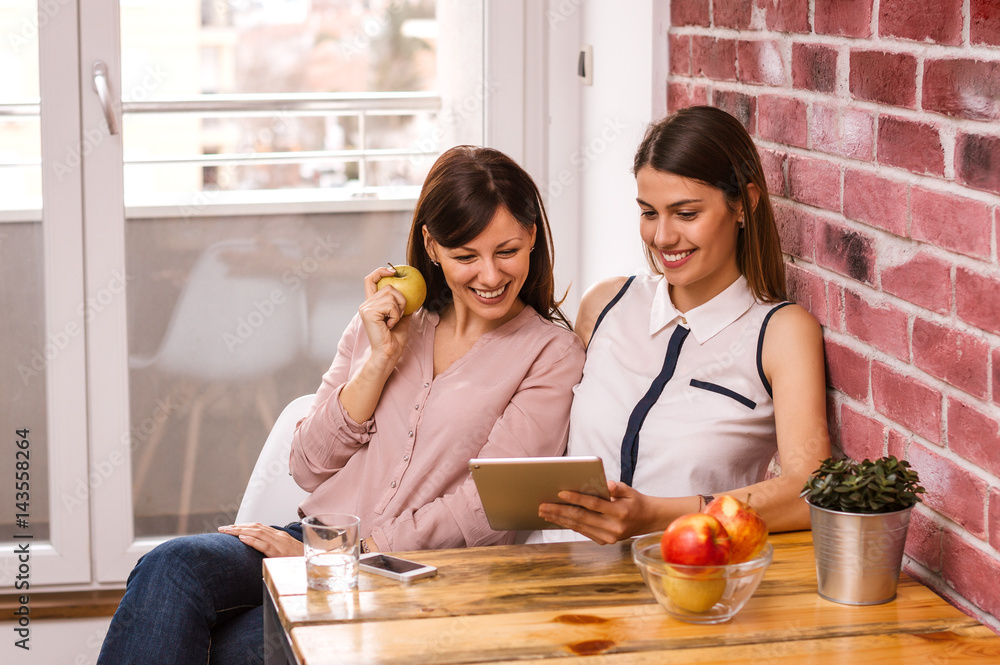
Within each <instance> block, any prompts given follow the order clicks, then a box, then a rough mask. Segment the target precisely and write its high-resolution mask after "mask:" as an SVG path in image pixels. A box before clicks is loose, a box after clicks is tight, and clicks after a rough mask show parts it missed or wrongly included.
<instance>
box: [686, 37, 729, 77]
mask: <svg viewBox="0 0 1000 665" xmlns="http://www.w3.org/2000/svg"><path fill="white" fill-rule="evenodd" d="M691 64H692V65H693V70H694V74H695V75H696V76H699V75H700V76H707V77H708V78H710V79H714V80H716V81H735V80H736V42H735V41H733V40H731V39H716V38H715V37H703V36H700V35H695V36H692V37H691Z"/></svg>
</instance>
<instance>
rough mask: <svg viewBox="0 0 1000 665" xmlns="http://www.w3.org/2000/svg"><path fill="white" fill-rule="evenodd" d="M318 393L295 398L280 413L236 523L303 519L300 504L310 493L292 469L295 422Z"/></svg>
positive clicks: (280, 523)
mask: <svg viewBox="0 0 1000 665" xmlns="http://www.w3.org/2000/svg"><path fill="white" fill-rule="evenodd" d="M315 397H316V396H315V395H303V396H302V397H298V398H296V399H294V400H292V401H291V402H290V403H289V404H288V406H286V407H285V409H284V410H283V411H282V412H281V415H279V416H278V420H277V421H276V422H275V423H274V427H272V428H271V433H270V434H269V435H268V437H267V441H265V442H264V447H263V448H262V449H261V451H260V455H259V456H258V457H257V463H256V464H255V465H254V467H253V473H251V474H250V481H249V482H248V483H247V489H246V491H245V492H244V493H243V500H242V501H241V502H240V509H239V511H238V512H237V513H236V522H235V523H236V524H246V523H248V522H260V523H261V524H267V525H272V526H284V525H285V524H288V523H289V522H294V521H297V520H298V519H299V514H298V507H299V504H300V503H301V502H302V500H303V499H305V498H306V497H307V496H308V495H309V493H308V492H306V491H305V490H304V489H302V488H301V487H299V486H298V485H296V484H295V481H294V480H293V479H292V476H291V472H290V471H289V470H288V455H289V452H290V451H291V447H292V434H294V433H295V424H296V423H298V422H299V420H301V419H302V418H304V417H305V415H306V414H307V413H308V412H309V407H311V406H312V403H313V399H314V398H315Z"/></svg>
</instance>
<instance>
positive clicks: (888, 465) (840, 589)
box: [800, 455, 925, 605]
mask: <svg viewBox="0 0 1000 665" xmlns="http://www.w3.org/2000/svg"><path fill="white" fill-rule="evenodd" d="M924 491H925V490H924V488H923V487H921V486H920V479H919V477H918V474H917V472H916V471H915V470H914V469H912V468H910V464H909V462H907V461H905V460H898V459H896V458H895V457H894V456H892V455H890V456H888V457H881V458H879V459H876V460H875V461H871V460H867V459H866V460H864V461H862V462H854V461H852V460H849V459H834V458H832V457H831V458H829V459H826V460H824V461H823V462H821V463H820V467H819V468H818V469H817V470H816V471H814V472H813V473H812V474H811V475H810V476H809V480H808V481H806V485H805V487H804V488H803V489H802V493H801V495H800V496H803V497H805V499H806V502H807V503H808V504H809V513H810V518H811V520H812V531H813V547H814V549H815V552H816V577H817V582H818V591H819V595H820V596H822V597H823V598H826V599H827V600H832V601H834V602H837V603H845V604H849V605H874V604H877V603H886V602H889V601H890V600H892V599H893V598H895V597H896V583H897V582H898V581H899V571H900V568H901V566H902V562H903V547H904V546H905V545H906V531H907V528H908V527H909V524H910V511H911V510H912V509H913V506H914V505H916V504H917V502H918V501H920V500H921V499H920V494H922V493H924Z"/></svg>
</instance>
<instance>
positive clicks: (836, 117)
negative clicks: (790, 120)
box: [793, 65, 840, 155]
mask: <svg viewBox="0 0 1000 665" xmlns="http://www.w3.org/2000/svg"><path fill="white" fill-rule="evenodd" d="M793 66H794V65H793ZM809 140H810V141H812V148H813V150H821V151H822V152H828V153H831V154H835V155H839V154H840V108H839V107H837V106H832V105H829V104H822V103H820V102H814V103H813V107H812V115H811V116H810V118H809Z"/></svg>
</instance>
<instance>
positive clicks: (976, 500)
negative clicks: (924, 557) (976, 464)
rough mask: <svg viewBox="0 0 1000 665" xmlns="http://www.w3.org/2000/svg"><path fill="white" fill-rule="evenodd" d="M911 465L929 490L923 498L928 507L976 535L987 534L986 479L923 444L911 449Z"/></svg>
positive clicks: (917, 444)
mask: <svg viewBox="0 0 1000 665" xmlns="http://www.w3.org/2000/svg"><path fill="white" fill-rule="evenodd" d="M909 462H910V464H911V465H912V466H913V468H914V469H915V470H916V471H917V473H918V474H919V475H920V484H921V485H922V486H923V488H924V489H925V490H927V492H926V494H923V495H922V496H923V499H924V505H926V506H927V507H928V508H931V509H932V510H934V511H935V512H938V513H941V514H942V515H944V516H945V517H948V518H950V519H951V520H953V521H954V522H957V523H958V524H959V525H961V526H962V527H964V528H965V529H966V530H967V531H968V532H969V533H971V534H973V535H975V536H978V537H980V538H982V537H984V536H985V535H986V520H985V518H984V514H985V512H986V511H985V510H984V508H985V506H986V493H987V490H988V486H987V484H986V483H985V482H983V481H982V479H980V478H979V477H977V476H975V475H973V474H972V473H970V472H969V471H966V470H965V469H963V468H962V467H960V466H959V465H957V464H955V463H954V462H952V461H951V460H949V459H947V458H945V457H943V456H942V455H941V454H940V453H938V452H937V451H936V450H932V449H930V448H925V447H924V446H922V445H920V444H919V443H914V444H913V445H911V446H910V454H909ZM945 551H946V552H947V547H946V548H945Z"/></svg>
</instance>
